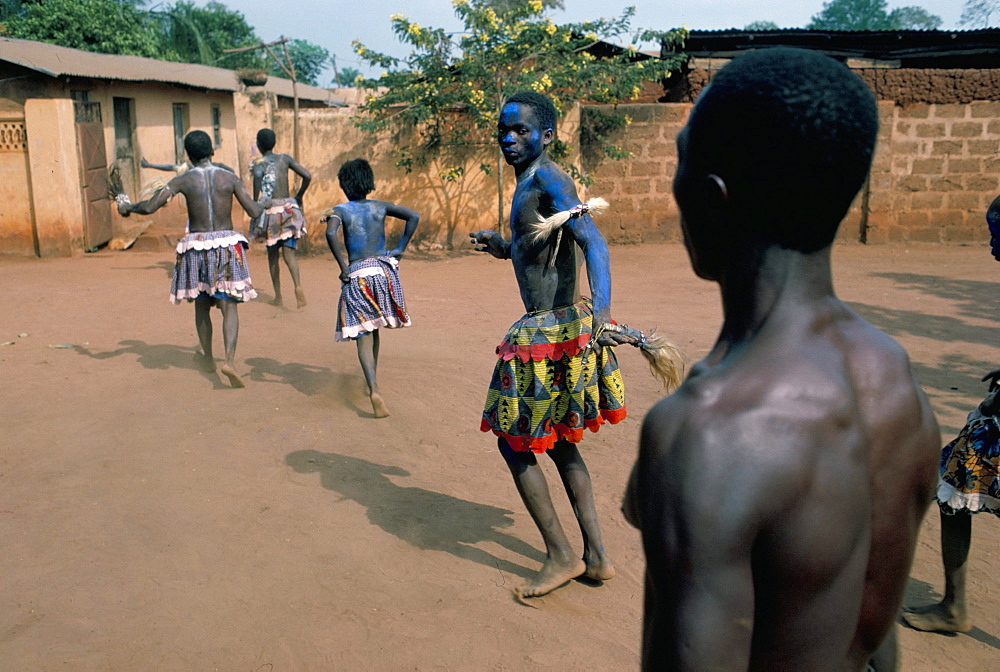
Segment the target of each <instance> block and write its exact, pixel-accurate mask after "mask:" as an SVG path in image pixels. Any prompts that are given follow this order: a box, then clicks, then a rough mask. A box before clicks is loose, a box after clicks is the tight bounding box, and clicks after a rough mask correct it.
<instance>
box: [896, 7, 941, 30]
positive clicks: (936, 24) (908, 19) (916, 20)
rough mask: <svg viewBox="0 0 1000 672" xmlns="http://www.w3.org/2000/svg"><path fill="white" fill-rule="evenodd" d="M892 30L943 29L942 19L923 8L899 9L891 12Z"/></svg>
mask: <svg viewBox="0 0 1000 672" xmlns="http://www.w3.org/2000/svg"><path fill="white" fill-rule="evenodd" d="M889 24H890V25H892V26H895V27H894V28H890V30H937V29H938V28H940V27H941V17H940V16H937V15H936V14H931V13H930V12H928V11H927V10H926V9H924V8H923V7H897V8H896V9H894V10H892V11H891V12H889Z"/></svg>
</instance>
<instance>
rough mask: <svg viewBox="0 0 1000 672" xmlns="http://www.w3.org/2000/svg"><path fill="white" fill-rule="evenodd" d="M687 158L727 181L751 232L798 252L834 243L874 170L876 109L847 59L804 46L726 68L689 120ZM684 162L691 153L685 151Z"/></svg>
mask: <svg viewBox="0 0 1000 672" xmlns="http://www.w3.org/2000/svg"><path fill="white" fill-rule="evenodd" d="M688 135H689V146H690V147H692V152H691V156H690V161H691V162H692V164H693V165H694V166H697V168H698V169H699V170H700V171H701V172H703V173H705V174H706V175H707V174H716V175H718V176H719V177H721V178H722V179H723V181H724V182H725V184H726V188H727V191H728V194H729V198H730V203H731V205H732V207H733V208H735V209H736V214H737V216H738V217H740V220H741V221H739V222H734V223H733V225H734V226H739V227H751V228H750V229H748V230H747V231H745V233H747V234H749V235H754V236H758V237H763V238H764V239H765V240H768V241H771V242H774V243H777V244H779V245H781V246H782V247H786V248H789V249H795V250H799V251H802V252H814V251H816V250H820V249H822V248H824V247H827V246H828V245H830V244H831V243H832V242H833V239H834V237H835V236H836V233H837V227H838V226H839V225H840V222H841V220H842V219H843V218H844V216H845V215H846V214H847V210H848V208H850V205H851V202H852V200H853V199H854V197H855V195H856V194H857V193H858V190H859V189H860V188H861V187H862V185H863V184H864V182H865V179H866V178H867V176H868V171H869V169H870V168H871V162H872V156H873V154H874V151H875V141H876V137H877V135H878V108H877V106H876V103H875V97H874V96H873V95H872V92H871V90H870V89H869V88H868V87H867V85H865V83H864V82H863V81H862V80H861V79H860V78H859V77H858V76H857V75H855V74H854V73H853V72H851V71H850V70H849V69H848V68H847V67H846V66H845V65H843V64H841V63H839V62H838V61H835V60H833V59H832V58H829V57H827V56H824V55H822V54H818V53H815V52H812V51H807V50H804V49H789V48H773V49H761V50H757V51H753V52H750V53H748V54H745V55H743V56H740V57H738V58H736V59H734V60H733V61H732V62H730V63H729V64H727V65H726V66H725V67H723V68H722V69H721V70H720V71H719V72H718V73H717V74H716V75H715V77H714V78H713V79H712V81H711V83H710V84H709V86H708V87H707V88H706V89H705V90H704V91H703V92H702V94H701V96H699V98H698V101H697V102H696V104H695V107H694V109H693V110H692V112H691V118H690V120H689V122H688ZM686 160H687V159H686Z"/></svg>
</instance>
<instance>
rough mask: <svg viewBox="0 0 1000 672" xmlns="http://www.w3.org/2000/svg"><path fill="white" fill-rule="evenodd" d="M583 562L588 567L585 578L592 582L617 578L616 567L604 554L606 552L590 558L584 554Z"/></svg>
mask: <svg viewBox="0 0 1000 672" xmlns="http://www.w3.org/2000/svg"><path fill="white" fill-rule="evenodd" d="M583 561H584V563H586V565H587V571H586V572H584V576H586V577H587V578H588V579H590V580H592V581H607V580H609V579H613V578H615V566H614V565H613V564H611V559H610V558H609V557H608V556H607V555H605V554H604V551H603V550H602V551H600V552H598V553H595V554H593V555H592V556H590V557H588V556H587V554H584V556H583Z"/></svg>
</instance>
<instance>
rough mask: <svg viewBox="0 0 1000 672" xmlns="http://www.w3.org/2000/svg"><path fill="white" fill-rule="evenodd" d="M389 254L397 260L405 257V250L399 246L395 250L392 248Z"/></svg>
mask: <svg viewBox="0 0 1000 672" xmlns="http://www.w3.org/2000/svg"><path fill="white" fill-rule="evenodd" d="M388 256H390V257H392V258H393V259H395V260H396V261H399V260H400V259H402V258H403V250H401V249H399V248H398V247H397V248H396V249H395V250H390V251H389V255H388Z"/></svg>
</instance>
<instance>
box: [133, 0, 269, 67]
mask: <svg viewBox="0 0 1000 672" xmlns="http://www.w3.org/2000/svg"><path fill="white" fill-rule="evenodd" d="M152 14H153V15H154V16H155V17H157V18H158V19H159V21H160V36H161V44H162V46H163V49H162V52H161V58H165V59H167V60H171V61H181V62H184V63H201V64H202V65H216V66H222V67H228V68H266V65H265V64H266V61H265V60H264V59H263V58H262V57H261V56H260V55H259V54H257V53H255V52H246V53H241V54H236V55H233V56H229V55H226V54H224V53H223V52H224V51H225V50H226V49H235V48H238V47H248V46H251V45H255V44H257V43H258V42H259V40H258V38H257V36H256V35H255V34H254V30H253V28H251V27H250V24H248V23H247V21H246V19H245V18H244V16H243V14H241V13H240V12H237V11H235V10H231V9H229V8H228V7H226V6H225V5H224V4H222V3H221V2H209V3H208V4H206V5H205V6H204V7H199V6H197V5H195V4H194V2H191V1H190V0H181V1H180V2H177V3H176V4H174V5H167V6H166V7H165V8H163V9H157V10H154V11H153V12H152Z"/></svg>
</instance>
